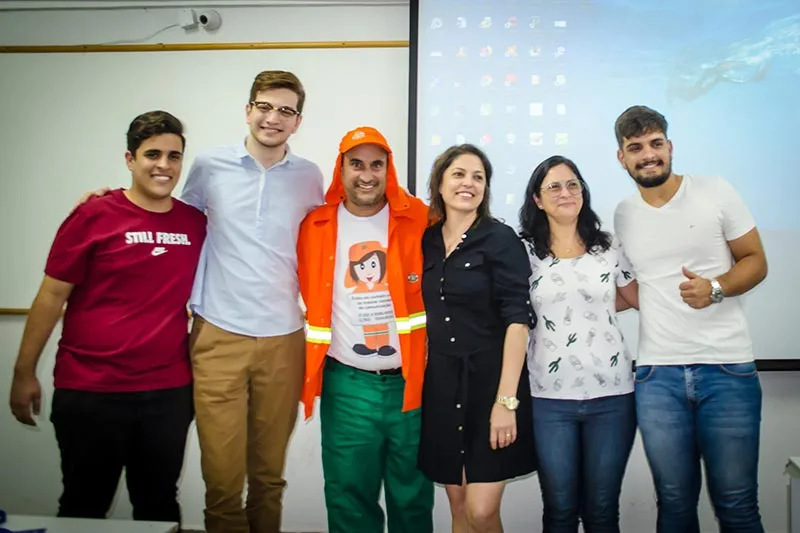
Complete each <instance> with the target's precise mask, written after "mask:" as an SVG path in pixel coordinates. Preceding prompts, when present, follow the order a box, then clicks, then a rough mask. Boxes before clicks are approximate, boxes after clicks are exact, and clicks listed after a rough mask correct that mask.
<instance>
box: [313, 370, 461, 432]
mask: <svg viewBox="0 0 800 533" xmlns="http://www.w3.org/2000/svg"><path fill="white" fill-rule="evenodd" d="M309 381H311V380H309ZM462 429H464V427H463V426H458V430H459V431H461V430H462Z"/></svg>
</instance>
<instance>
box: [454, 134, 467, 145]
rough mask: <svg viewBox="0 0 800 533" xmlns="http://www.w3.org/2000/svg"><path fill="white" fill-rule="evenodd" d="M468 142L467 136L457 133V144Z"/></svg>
mask: <svg viewBox="0 0 800 533" xmlns="http://www.w3.org/2000/svg"><path fill="white" fill-rule="evenodd" d="M466 142H467V138H466V137H464V135H462V134H460V133H459V134H458V135H456V144H464V143H466Z"/></svg>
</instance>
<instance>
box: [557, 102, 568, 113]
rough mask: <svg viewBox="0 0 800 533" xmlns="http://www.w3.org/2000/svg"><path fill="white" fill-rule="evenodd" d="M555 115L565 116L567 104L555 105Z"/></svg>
mask: <svg viewBox="0 0 800 533" xmlns="http://www.w3.org/2000/svg"><path fill="white" fill-rule="evenodd" d="M556 114H557V115H566V114H567V104H556Z"/></svg>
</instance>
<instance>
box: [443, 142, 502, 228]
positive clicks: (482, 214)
mask: <svg viewBox="0 0 800 533" xmlns="http://www.w3.org/2000/svg"><path fill="white" fill-rule="evenodd" d="M466 154H471V155H474V156H476V157H477V158H478V159H480V160H481V164H483V171H484V173H485V175H486V188H485V189H484V191H483V200H482V201H481V203H480V205H479V206H478V216H477V218H476V219H475V223H478V222H482V221H484V220H488V219H491V218H492V213H491V211H490V210H489V204H490V203H491V188H490V185H491V182H492V163H491V162H490V161H489V158H488V157H487V156H486V154H485V153H483V151H482V150H481V149H480V148H478V147H477V146H475V145H473V144H457V145H455V146H451V147H450V148H448V149H447V150H445V151H444V152H443V153H442V154H440V155H439V157H437V158H436V161H434V162H433V168H432V169H431V176H430V178H429V179H428V193H429V195H430V209H429V213H430V215H429V218H430V221H431V222H438V221H439V220H442V221H444V220H446V219H447V212H446V211H445V208H444V200H442V193H441V192H439V188H440V187H441V185H442V180H443V179H444V173H445V171H446V170H447V169H448V168H450V166H451V165H452V164H453V161H455V160H456V159H457V158H458V157H459V156H462V155H466Z"/></svg>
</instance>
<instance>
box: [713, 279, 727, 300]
mask: <svg viewBox="0 0 800 533" xmlns="http://www.w3.org/2000/svg"><path fill="white" fill-rule="evenodd" d="M724 297H725V295H724V294H722V285H720V284H719V281H717V280H716V278H714V279H712V280H711V303H712V304H718V303H720V302H721V301H722V299H723V298H724Z"/></svg>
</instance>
